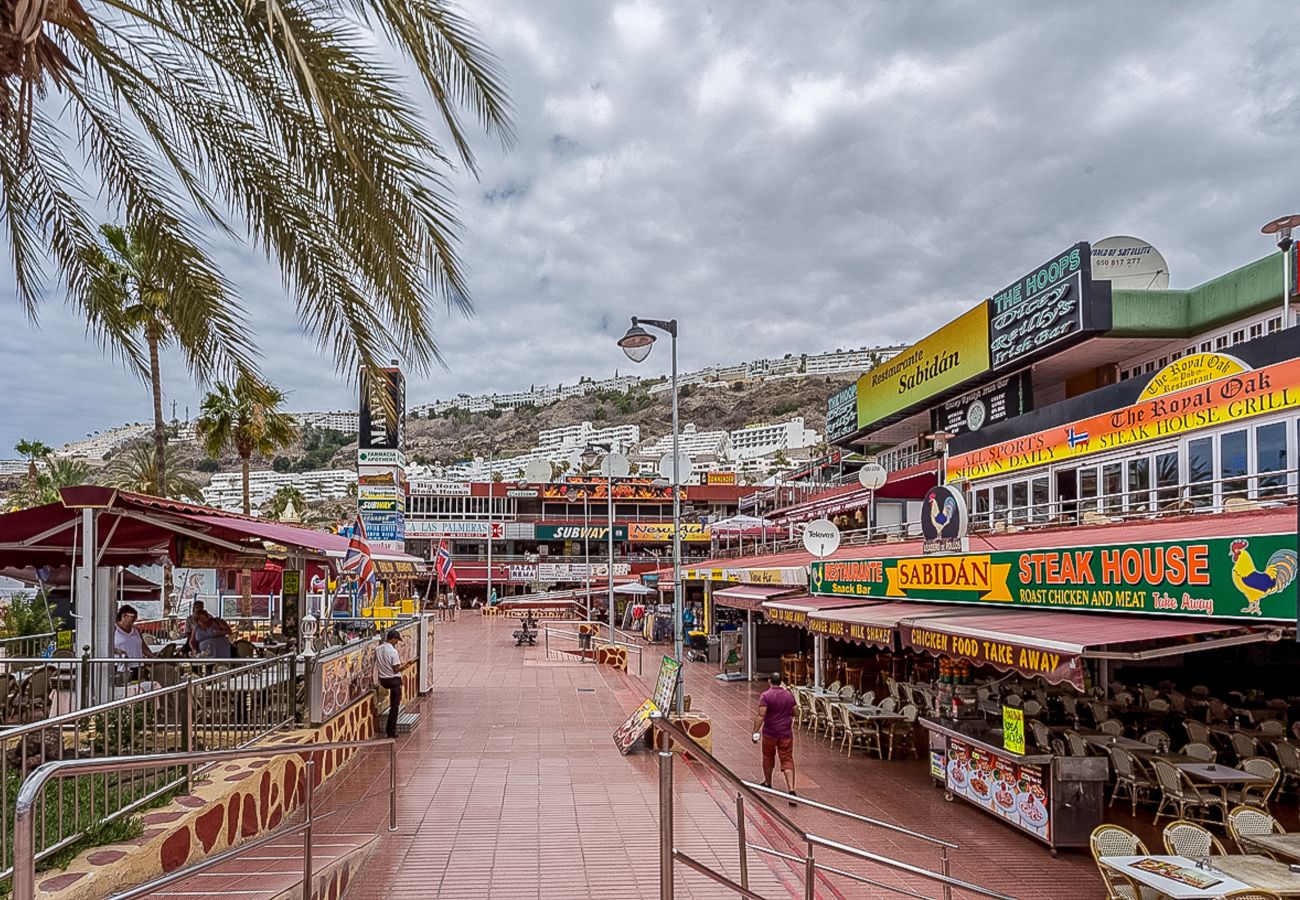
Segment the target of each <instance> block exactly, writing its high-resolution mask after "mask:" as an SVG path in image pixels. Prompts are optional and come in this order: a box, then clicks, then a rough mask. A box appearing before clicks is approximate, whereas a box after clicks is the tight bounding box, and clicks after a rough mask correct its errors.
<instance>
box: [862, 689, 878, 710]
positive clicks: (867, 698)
mask: <svg viewBox="0 0 1300 900" xmlns="http://www.w3.org/2000/svg"><path fill="white" fill-rule="evenodd" d="M875 702H876V692H875V691H863V692H862V696H861V697H859V698H858V703H860V704H861V705H862V706H870V705H871V704H873V703H875Z"/></svg>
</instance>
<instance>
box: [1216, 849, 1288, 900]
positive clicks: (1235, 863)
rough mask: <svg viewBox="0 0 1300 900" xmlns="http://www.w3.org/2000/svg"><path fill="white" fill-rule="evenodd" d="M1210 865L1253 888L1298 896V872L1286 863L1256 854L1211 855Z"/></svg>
mask: <svg viewBox="0 0 1300 900" xmlns="http://www.w3.org/2000/svg"><path fill="white" fill-rule="evenodd" d="M1210 865H1211V866H1213V867H1214V868H1216V869H1218V870H1219V871H1220V872H1223V873H1224V874H1225V875H1229V876H1231V877H1233V878H1235V879H1237V880H1238V881H1244V882H1245V883H1246V884H1248V885H1250V886H1251V887H1253V888H1261V889H1263V890H1266V891H1272V892H1273V893H1275V894H1277V895H1278V896H1280V897H1300V874H1296V873H1295V872H1292V871H1291V869H1290V867H1288V866H1287V864H1286V863H1280V862H1277V861H1276V860H1272V859H1269V858H1268V857H1267V856H1258V855H1246V856H1242V855H1232V856H1212V857H1210Z"/></svg>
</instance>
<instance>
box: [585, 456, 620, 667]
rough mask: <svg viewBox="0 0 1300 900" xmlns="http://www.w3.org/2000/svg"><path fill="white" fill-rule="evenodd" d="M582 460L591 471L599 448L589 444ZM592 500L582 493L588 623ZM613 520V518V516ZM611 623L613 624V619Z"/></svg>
mask: <svg viewBox="0 0 1300 900" xmlns="http://www.w3.org/2000/svg"><path fill="white" fill-rule="evenodd" d="M580 458H581V459H582V467H583V469H585V470H587V471H590V470H591V469H592V468H593V467H594V466H595V465H596V463H597V462H598V461H599V459H600V451H599V450H598V448H596V447H594V446H592V445H591V444H588V445H587V448H586V449H585V450H583V451H582V456H581V457H580ZM590 498H591V491H589V490H586V489H584V490H583V492H582V583H583V585H584V587H585V588H586V594H587V621H588V622H590V621H591V540H590V539H591V534H590V532H591V512H590V507H589V506H588V502H589V501H590ZM611 499H612V498H611ZM611 518H613V516H612V514H611ZM610 531H611V534H610V535H609V538H610V540H611V541H612V540H613V539H614V535H613V534H612V532H613V526H611V527H610ZM610 574H611V576H612V574H613V573H612V572H611V573H610ZM610 621H611V623H612V622H613V619H611V620H610ZM613 627H614V626H613V625H612V624H611V625H610V634H609V639H610V641H611V642H612V641H613V640H614V632H613Z"/></svg>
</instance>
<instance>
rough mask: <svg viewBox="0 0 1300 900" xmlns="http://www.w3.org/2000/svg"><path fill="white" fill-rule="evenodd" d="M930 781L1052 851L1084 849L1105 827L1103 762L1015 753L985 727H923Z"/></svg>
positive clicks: (932, 722) (953, 723)
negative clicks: (927, 739) (926, 735)
mask: <svg viewBox="0 0 1300 900" xmlns="http://www.w3.org/2000/svg"><path fill="white" fill-rule="evenodd" d="M920 722H921V725H923V726H924V727H925V729H926V731H927V732H929V735H930V742H929V744H930V774H931V775H932V776H933V777H934V780H935V781H936V782H937V783H938V784H940V785H942V786H943V788H944V797H945V798H946V799H948V800H952V799H953V798H954V797H960V798H962V799H963V800H965V801H966V802H968V803H971V804H974V805H975V806H978V807H979V808H980V809H982V810H984V811H985V812H987V813H989V814H990V815H992V816H994V817H996V818H999V819H1001V820H1002V821H1003V822H1006V823H1007V824H1009V825H1012V826H1013V827H1015V828H1018V829H1020V830H1021V831H1023V832H1025V833H1026V834H1029V835H1031V836H1032V837H1035V838H1037V839H1038V840H1040V841H1042V842H1043V843H1045V844H1047V845H1048V846H1049V847H1051V848H1052V853H1053V854H1055V853H1056V849H1057V848H1058V847H1086V846H1088V836H1089V835H1090V834H1092V830H1093V829H1094V828H1096V827H1097V826H1098V825H1100V824H1101V821H1102V818H1101V817H1102V799H1103V794H1104V792H1105V786H1106V782H1107V780H1108V778H1109V775H1110V771H1109V768H1110V767H1109V762H1108V761H1107V760H1106V759H1105V758H1103V757H1100V756H1097V757H1075V756H1055V755H1053V754H1050V753H1028V754H1023V755H1022V754H1019V753H1013V752H1011V751H1009V750H1007V749H1005V748H1004V747H1003V746H1002V729H1000V728H994V727H992V726H990V725H988V724H987V723H986V722H985V721H984V720H982V719H980V720H972V719H921V720H920Z"/></svg>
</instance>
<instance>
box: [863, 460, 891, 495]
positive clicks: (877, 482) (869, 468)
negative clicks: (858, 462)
mask: <svg viewBox="0 0 1300 900" xmlns="http://www.w3.org/2000/svg"><path fill="white" fill-rule="evenodd" d="M887 478H889V472H887V471H885V467H884V466H882V465H881V464H880V463H873V462H871V463H867V464H866V465H865V466H863V467H862V468H861V469H858V484H860V485H862V486H863V487H864V488H867V489H868V490H872V491H874V490H877V489H878V488H879V487H880V486H881V485H882V484H884V483H885V479H887Z"/></svg>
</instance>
